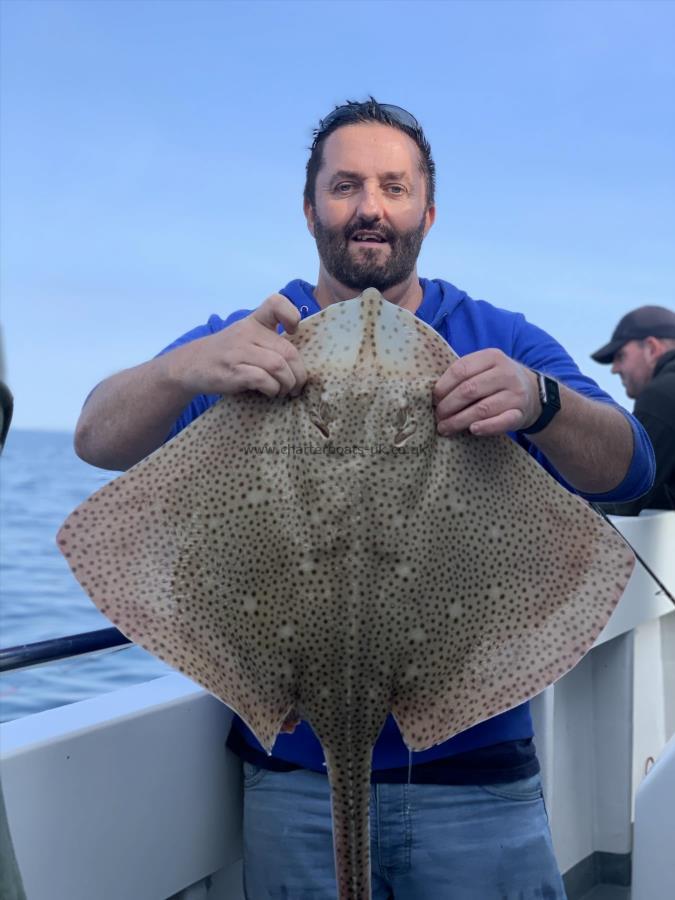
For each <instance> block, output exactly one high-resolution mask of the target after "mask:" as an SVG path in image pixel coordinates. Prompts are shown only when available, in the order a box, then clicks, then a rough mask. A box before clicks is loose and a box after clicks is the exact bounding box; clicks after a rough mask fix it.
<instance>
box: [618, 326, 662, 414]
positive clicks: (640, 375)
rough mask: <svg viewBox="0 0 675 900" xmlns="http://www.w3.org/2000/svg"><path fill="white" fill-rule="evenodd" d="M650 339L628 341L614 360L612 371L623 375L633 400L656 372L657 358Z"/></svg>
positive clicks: (627, 391)
mask: <svg viewBox="0 0 675 900" xmlns="http://www.w3.org/2000/svg"><path fill="white" fill-rule="evenodd" d="M648 341H649V339H647V340H645V341H628V343H627V344H624V345H623V347H621V348H620V349H619V350H617V351H616V353H615V354H614V359H613V360H612V372H614V373H615V374H617V375H620V376H621V381H622V383H623V386H624V390H625V391H626V393H627V394H628V396H629V397H631V398H632V399H633V400H634V399H635V398H637V397H639V396H640V394H641V393H642V391H643V390H644V389H645V387H646V386H647V384H648V383H649V381H651V377H652V373H653V372H654V365H655V362H656V360H655V358H654V355H653V353H652V350H651V347H650V345H649V343H648Z"/></svg>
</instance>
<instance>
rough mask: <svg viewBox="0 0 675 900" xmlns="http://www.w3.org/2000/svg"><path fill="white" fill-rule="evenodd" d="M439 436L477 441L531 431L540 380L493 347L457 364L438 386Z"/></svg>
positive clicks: (538, 404) (537, 407) (538, 406)
mask: <svg viewBox="0 0 675 900" xmlns="http://www.w3.org/2000/svg"><path fill="white" fill-rule="evenodd" d="M433 397H434V402H435V404H436V422H437V428H438V432H439V434H444V435H453V434H458V433H459V432H461V431H467V430H468V431H469V432H470V433H471V434H475V435H477V436H479V437H487V436H490V435H495V434H505V433H506V432H507V431H518V430H519V429H521V428H527V427H529V426H530V425H532V424H533V423H534V422H536V420H537V419H538V418H539V415H540V413H541V401H540V399H539V387H538V384H537V376H536V374H535V373H534V372H533V371H532V370H531V369H528V368H526V367H525V366H523V365H521V364H520V363H517V362H516V361H515V360H513V359H511V358H510V357H508V356H506V354H505V353H502V351H501V350H497V349H494V348H491V349H488V350H478V351H477V352H475V353H469V354H468V355H467V356H463V357H462V358H461V359H458V360H456V361H455V362H454V363H452V365H451V366H449V367H448V368H447V369H446V371H445V372H444V373H443V375H441V377H440V378H439V379H438V381H437V382H436V385H435V387H434V393H433Z"/></svg>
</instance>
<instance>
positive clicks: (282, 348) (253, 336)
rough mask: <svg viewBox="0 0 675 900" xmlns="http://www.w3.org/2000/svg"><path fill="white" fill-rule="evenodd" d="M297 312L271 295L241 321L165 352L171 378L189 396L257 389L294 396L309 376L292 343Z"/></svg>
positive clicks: (287, 303)
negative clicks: (287, 335) (291, 335)
mask: <svg viewBox="0 0 675 900" xmlns="http://www.w3.org/2000/svg"><path fill="white" fill-rule="evenodd" d="M299 322H300V313H299V312H298V310H297V309H296V308H295V306H293V304H292V303H291V301H290V300H288V299H287V298H286V297H284V296H283V295H282V294H272V296H271V297H268V298H267V300H265V302H264V303H263V304H262V305H261V306H259V307H258V309H256V310H254V312H252V313H251V314H250V315H249V316H246V318H245V319H241V320H240V321H239V322H235V323H234V325H230V327H229V328H225V329H223V330H222V331H219V332H218V333H217V334H212V335H209V337H205V338H201V339H200V340H197V341H192V342H191V343H189V344H185V345H184V346H182V347H178V348H177V349H176V350H174V351H173V352H172V353H170V354H167V356H166V364H167V367H168V373H169V377H170V378H171V379H172V380H173V381H174V382H175V383H176V385H177V386H178V387H179V388H180V389H181V390H182V391H185V392H187V393H189V394H190V395H191V396H195V395H197V394H238V393H241V392H242V391H248V390H252V391H260V392H261V393H262V394H265V395H266V396H267V397H285V396H287V395H291V396H293V397H296V396H298V394H299V393H300V392H301V390H302V388H303V386H304V384H305V381H306V380H307V372H306V371H305V367H304V365H303V363H302V359H301V358H300V354H299V353H298V351H297V350H296V349H295V347H294V346H293V344H291V342H290V341H288V340H287V339H286V338H285V337H284V336H283V335H280V334H278V333H277V326H279V325H281V326H282V327H283V328H284V330H285V331H286V332H288V334H293V333H294V332H295V330H296V328H297V327H298V323H299Z"/></svg>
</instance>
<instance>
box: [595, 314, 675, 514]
mask: <svg viewBox="0 0 675 900" xmlns="http://www.w3.org/2000/svg"><path fill="white" fill-rule="evenodd" d="M592 358H593V359H594V360H595V361H596V362H599V363H605V364H609V363H611V364H612V372H614V373H616V374H618V375H620V376H621V381H622V382H623V386H624V388H625V391H626V393H627V394H628V396H629V397H630V398H631V399H633V400H635V408H634V410H633V415H634V416H635V417H636V419H638V420H639V421H640V422H642V424H643V425H644V427H645V429H646V431H647V434H648V435H649V437H650V439H651V442H652V445H653V447H654V456H655V457H656V477H655V479H654V484H653V486H652V489H651V490H650V491H649V492H648V493H646V494H644V495H643V496H642V497H640V498H638V499H637V500H632V501H630V502H628V503H603V504H601V505H602V507H603V509H604V510H605V512H609V513H613V514H615V515H619V516H636V515H637V514H638V513H639V512H640V510H641V509H675V312H673V311H672V310H670V309H666V308H665V307H663V306H641V307H639V309H634V310H633V311H632V312H629V313H627V315H625V316H624V317H623V319H621V321H620V322H619V324H618V325H617V326H616V328H615V329H614V333H613V334H612V338H611V340H610V342H609V343H608V344H606V345H605V346H604V347H601V348H600V349H599V350H596V352H595V353H593V354H592Z"/></svg>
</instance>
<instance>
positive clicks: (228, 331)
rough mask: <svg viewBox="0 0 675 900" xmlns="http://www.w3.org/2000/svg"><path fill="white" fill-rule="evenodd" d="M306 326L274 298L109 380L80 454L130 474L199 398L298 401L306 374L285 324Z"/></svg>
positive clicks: (88, 420)
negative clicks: (251, 394)
mask: <svg viewBox="0 0 675 900" xmlns="http://www.w3.org/2000/svg"><path fill="white" fill-rule="evenodd" d="M299 321H300V313H299V312H298V311H297V309H296V308H295V307H294V306H293V304H292V303H291V301H290V300H287V299H286V297H283V296H282V295H281V294H272V296H271V297H268V298H267V300H265V302H264V303H263V304H262V306H260V307H258V309H256V310H255V311H254V312H252V313H251V314H250V315H249V316H247V317H246V318H245V319H242V320H241V321H239V322H235V323H234V325H230V326H229V328H224V329H223V330H222V331H219V332H217V333H216V334H211V335H209V336H208V337H205V338H200V339H199V340H196V341H191V342H190V343H189V344H184V345H183V346H181V347H177V348H176V349H175V350H172V351H171V352H170V353H165V354H163V355H162V356H158V357H156V358H155V359H151V360H150V361H149V362H146V363H143V364H142V365H140V366H134V368H132V369H125V370H124V371H123V372H118V373H117V374H116V375H111V376H110V378H106V380H105V381H103V382H101V384H99V385H98V387H97V388H96V390H94V391H93V392H92V393H91V395H90V396H89V399H88V400H87V402H86V404H85V406H84V408H83V410H82V412H81V414H80V419H79V422H78V423H77V430H76V432H75V449H76V451H77V453H78V455H79V456H81V457H82V459H84V460H86V461H87V462H90V463H92V464H93V465H95V466H100V467H101V468H103V469H128V468H129V467H130V466H133V465H134V463H137V462H138V461H139V460H140V459H143V457H144V456H147V455H148V454H149V453H152V451H153V450H156V449H157V447H159V446H161V444H162V443H163V442H164V441H165V440H166V437H167V435H168V434H169V431H170V429H171V426H172V425H173V423H174V422H175V421H176V419H177V418H178V416H179V415H180V414H181V411H182V410H183V409H185V407H186V406H187V404H188V403H189V402H190V401H191V400H192V398H193V397H195V396H196V395H197V394H237V393H240V392H241V391H247V390H253V391H260V392H261V393H263V394H266V395H267V396H268V397H284V396H288V395H289V394H291V395H296V394H299V393H300V391H301V390H302V388H303V385H304V384H305V381H306V380H307V373H306V372H305V367H304V365H303V364H302V360H301V359H300V355H299V353H298V351H297V350H296V349H295V347H294V346H293V344H291V342H290V341H289V340H288V339H287V338H286V337H284V336H283V335H280V334H278V333H277V327H278V326H279V325H281V326H283V328H285V330H286V331H287V332H289V333H291V334H292V333H293V332H294V331H295V330H296V328H297V327H298V323H299Z"/></svg>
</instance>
